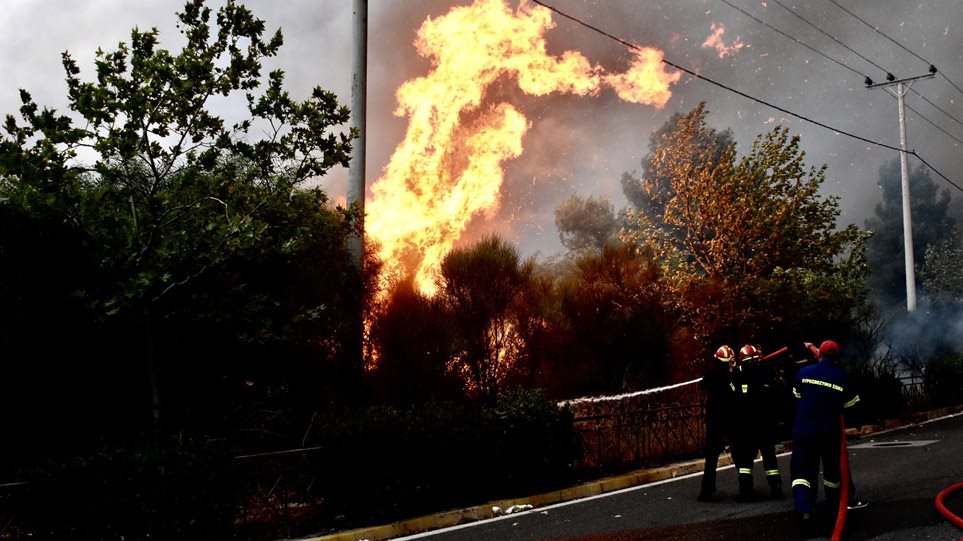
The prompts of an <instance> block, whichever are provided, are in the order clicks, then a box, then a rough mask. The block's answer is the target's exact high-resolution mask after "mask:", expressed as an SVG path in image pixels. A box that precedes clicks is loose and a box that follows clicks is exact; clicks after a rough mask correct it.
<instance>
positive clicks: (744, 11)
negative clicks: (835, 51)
mask: <svg viewBox="0 0 963 541" xmlns="http://www.w3.org/2000/svg"><path fill="white" fill-rule="evenodd" d="M719 1H720V2H722V3H723V4H725V5H727V6H729V7H731V8H732V9H734V10H736V11H738V12H740V13H742V14H743V15H745V16H746V17H749V18H750V19H752V20H754V21H756V22H757V23H759V24H761V25H763V26H765V27H766V28H768V29H770V30H772V31H773V32H776V33H778V34H781V35H783V36H785V37H787V38H789V39H791V40H793V41H795V42H796V43H798V44H800V45H802V46H803V47H805V48H807V49H809V50H810V51H812V52H814V53H816V54H818V55H819V56H822V57H823V58H825V59H827V60H830V61H832V62H835V63H836V64H839V65H840V66H842V67H844V68H846V69H848V70H849V71H851V72H853V73H855V74H856V75H859V76H860V77H863V78H864V79H869V76H868V75H866V74H865V73H861V72H859V71H857V70H856V69H854V68H852V67H850V66H847V65H846V64H844V63H842V62H840V61H839V60H836V59H835V58H833V57H831V56H829V55H827V54H826V53H824V52H822V51H820V50H819V49H816V48H814V47H811V46H810V45H808V44H806V43H805V42H803V41H802V40H800V39H798V38H796V37H794V36H791V35H789V34H787V33H785V32H783V31H782V30H780V29H778V28H776V27H774V26H772V25H770V24H769V23H767V22H766V21H763V20H762V19H758V18H756V17H755V16H754V15H752V14H751V13H749V12H748V11H746V10H744V9H742V8H740V7H739V6H736V5H734V4H731V3H730V2H729V0H719Z"/></svg>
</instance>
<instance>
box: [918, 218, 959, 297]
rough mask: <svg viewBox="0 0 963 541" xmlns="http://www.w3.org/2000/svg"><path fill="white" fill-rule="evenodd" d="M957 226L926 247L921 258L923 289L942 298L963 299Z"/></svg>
mask: <svg viewBox="0 0 963 541" xmlns="http://www.w3.org/2000/svg"><path fill="white" fill-rule="evenodd" d="M960 241H961V239H960V230H959V227H953V228H952V229H951V230H950V231H949V232H947V233H946V234H945V236H943V238H941V239H940V240H939V241H937V242H936V243H935V244H930V245H928V246H927V247H926V253H925V254H924V258H923V269H924V271H925V272H924V274H923V276H922V278H923V289H924V290H925V291H926V292H927V293H928V294H930V295H932V296H934V297H936V298H938V299H944V300H956V301H959V300H963V274H961V273H960V264H961V262H963V246H961V242H960Z"/></svg>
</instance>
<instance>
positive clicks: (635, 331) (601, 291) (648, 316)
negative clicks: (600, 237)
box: [559, 245, 672, 393]
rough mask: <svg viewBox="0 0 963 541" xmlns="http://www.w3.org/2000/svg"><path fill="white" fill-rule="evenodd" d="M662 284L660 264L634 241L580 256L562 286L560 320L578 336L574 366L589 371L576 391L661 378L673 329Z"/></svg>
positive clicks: (614, 388) (605, 389)
mask: <svg viewBox="0 0 963 541" xmlns="http://www.w3.org/2000/svg"><path fill="white" fill-rule="evenodd" d="M660 284H661V276H660V270H659V268H658V265H657V264H656V263H655V262H654V261H653V260H652V258H651V257H648V256H646V255H644V254H640V253H638V252H637V251H636V250H635V248H634V247H633V246H628V245H624V246H606V247H605V248H604V249H603V250H602V252H601V253H600V254H592V253H588V254H584V255H582V256H581V257H579V258H578V259H577V260H576V262H575V271H574V272H573V273H572V274H571V275H569V276H567V277H565V278H563V279H562V283H561V285H560V290H561V291H560V297H561V307H560V310H561V314H562V321H560V322H559V323H560V325H562V327H563V328H564V329H567V332H569V333H571V334H572V335H573V336H574V340H573V341H572V342H573V343H572V344H571V345H570V346H569V350H570V351H569V355H572V356H574V357H576V358H575V359H571V360H570V361H569V362H570V364H572V365H574V366H572V367H571V368H570V369H569V370H570V371H573V372H577V373H580V374H583V376H584V377H583V378H581V379H582V381H581V382H579V383H580V384H581V388H580V389H577V392H579V393H586V392H613V391H623V390H634V389H638V388H641V387H644V386H645V385H650V384H654V383H657V382H659V380H660V378H661V376H663V375H664V374H665V368H666V365H667V362H666V361H667V359H668V337H669V334H670V332H671V329H672V321H670V319H669V317H668V314H666V313H665V311H664V310H663V308H662V305H663V301H664V299H663V298H662V295H661V291H660ZM560 368H561V367H560ZM586 368H588V369H586Z"/></svg>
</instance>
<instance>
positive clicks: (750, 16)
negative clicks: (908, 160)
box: [720, 0, 963, 144]
mask: <svg viewBox="0 0 963 541" xmlns="http://www.w3.org/2000/svg"><path fill="white" fill-rule="evenodd" d="M720 1H721V2H722V3H724V4H726V5H727V6H730V7H732V8H733V9H735V10H737V11H739V12H741V13H743V14H744V15H746V16H747V17H749V18H751V19H752V20H754V21H756V22H758V23H759V24H762V25H763V26H766V27H767V28H770V29H772V30H774V31H776V32H778V33H779V34H781V35H783V36H785V37H787V38H789V39H792V40H793V41H795V42H796V43H799V44H800V45H803V46H804V47H806V48H807V49H809V50H811V51H814V52H816V53H817V54H819V55H821V56H822V57H824V58H827V59H829V60H832V61H833V62H835V63H836V64H838V65H840V66H842V67H844V68H846V69H848V70H850V71H852V72H854V73H857V74H859V75H863V76H864V77H866V79H867V84H868V82H869V81H870V78H869V77H868V76H866V75H864V74H862V73H860V72H859V71H857V70H856V69H855V68H853V67H851V66H849V65H847V64H845V63H844V62H841V61H839V60H836V59H835V58H832V57H830V56H829V55H827V54H825V53H823V52H822V51H820V50H818V49H816V48H814V47H811V46H809V45H807V44H806V43H803V42H802V41H801V40H799V39H797V38H796V37H794V36H792V35H790V34H788V33H786V32H783V31H781V30H779V29H777V28H775V27H773V26H771V25H769V24H767V23H766V22H765V21H762V20H760V19H758V18H756V17H754V16H753V15H751V14H750V13H748V12H746V11H745V10H743V9H741V8H739V7H738V6H735V5H733V4H732V3H730V2H729V1H728V0H720ZM783 8H784V9H786V8H785V6H783ZM794 15H795V14H794ZM806 22H807V24H809V25H810V26H813V27H814V28H816V27H815V25H813V24H812V23H810V22H808V21H806ZM816 29H817V30H819V29H818V28H816ZM827 35H828V34H827ZM830 37H832V36H830ZM834 39H835V38H834ZM836 41H837V42H839V40H836ZM839 43H840V44H841V45H843V46H844V47H846V45H845V44H843V43H842V42H839ZM846 48H847V49H849V47H846ZM850 50H852V49H850ZM853 52H854V53H855V51H853ZM856 54H859V53H856ZM877 67H878V66H877ZM880 69H882V68H880ZM883 71H886V70H885V69H883ZM910 90H912V91H913V93H914V94H916V95H917V96H919V97H920V98H922V99H923V100H924V101H925V102H926V103H928V104H930V105H932V106H933V107H935V108H936V109H937V110H939V111H940V112H942V113H943V114H944V115H946V116H948V117H950V118H951V119H953V120H954V121H956V122H957V123H959V124H960V125H963V122H960V120H958V119H957V118H956V117H954V116H953V115H951V114H950V113H948V112H947V111H945V110H943V109H942V108H941V107H940V106H938V105H936V104H935V103H933V102H932V101H930V100H929V99H927V98H926V96H924V95H922V94H920V93H919V92H917V91H916V90H914V89H912V88H910ZM906 107H907V108H908V109H909V110H910V111H913V112H914V113H916V116H918V117H919V118H920V119H922V120H923V121H925V122H927V123H928V124H930V125H931V126H933V127H934V128H936V129H937V130H939V131H940V132H942V133H944V134H945V135H946V136H948V137H949V138H951V139H953V140H954V141H956V142H957V143H961V144H963V140H960V138H958V137H956V136H955V135H953V134H952V133H950V132H948V131H947V130H945V129H944V128H943V127H941V126H940V125H938V124H937V123H935V122H933V121H932V120H930V119H929V118H927V117H926V116H925V115H923V113H920V112H919V111H917V110H916V109H914V108H913V107H911V106H909V105H907V106H906Z"/></svg>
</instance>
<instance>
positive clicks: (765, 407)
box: [733, 344, 782, 502]
mask: <svg viewBox="0 0 963 541" xmlns="http://www.w3.org/2000/svg"><path fill="white" fill-rule="evenodd" d="M761 359H762V352H761V351H760V350H759V348H758V347H756V346H753V345H748V344H747V345H745V346H743V347H742V348H741V349H740V350H739V368H738V370H737V371H736V372H734V373H733V390H734V400H733V402H734V413H735V426H734V428H733V435H734V442H733V458H734V460H735V462H736V469H737V470H738V472H739V494H738V495H737V496H736V500H737V501H740V502H748V501H753V500H754V499H755V493H754V491H753V485H754V483H753V478H752V464H753V462H754V461H755V460H756V454H757V453H761V454H762V464H763V468H764V470H765V473H766V481H767V482H768V483H769V495H770V497H771V498H779V497H781V496H782V477H781V476H780V475H779V463H778V461H777V459H776V448H775V437H776V423H777V419H776V416H775V415H776V412H777V406H776V401H777V400H778V395H777V389H776V382H775V380H774V378H773V371H771V370H768V369H767V367H765V366H762V364H761V363H762V362H763V361H762V360H761Z"/></svg>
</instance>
